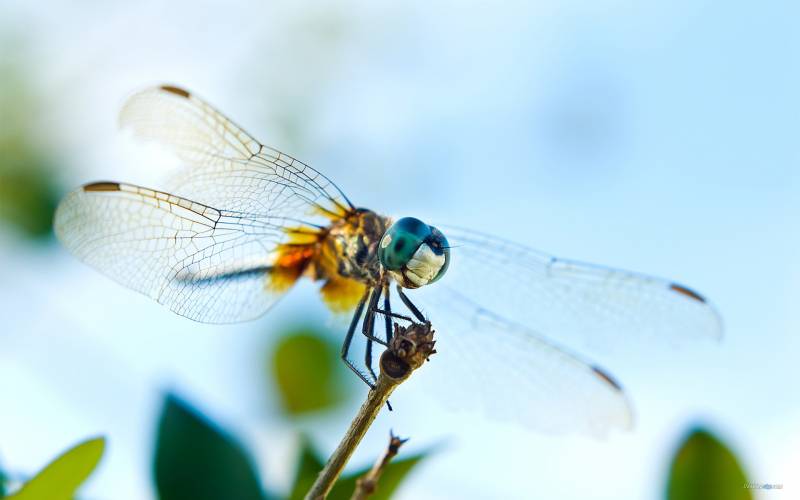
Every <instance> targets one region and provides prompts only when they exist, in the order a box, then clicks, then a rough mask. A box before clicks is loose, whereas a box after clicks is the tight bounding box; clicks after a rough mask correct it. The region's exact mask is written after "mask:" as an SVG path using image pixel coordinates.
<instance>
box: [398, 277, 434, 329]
mask: <svg viewBox="0 0 800 500" xmlns="http://www.w3.org/2000/svg"><path fill="white" fill-rule="evenodd" d="M397 294H398V295H400V300H402V301H403V304H405V305H406V307H407V308H408V310H409V311H411V313H412V314H414V316H416V318H417V319H418V320H420V321H421V322H423V323H425V321H427V320H426V319H425V316H424V315H423V314H422V313H421V312H420V310H419V309H418V308H417V306H415V305H414V303H413V302H411V299H409V298H408V297H406V294H404V293H403V287H401V286H400V285H397Z"/></svg>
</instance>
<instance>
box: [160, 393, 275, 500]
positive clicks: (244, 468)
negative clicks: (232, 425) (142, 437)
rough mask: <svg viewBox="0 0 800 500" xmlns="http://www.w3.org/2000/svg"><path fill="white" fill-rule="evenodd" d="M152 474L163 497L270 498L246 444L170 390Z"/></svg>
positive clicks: (169, 499)
mask: <svg viewBox="0 0 800 500" xmlns="http://www.w3.org/2000/svg"><path fill="white" fill-rule="evenodd" d="M153 473H154V477H155V483H156V488H157V490H158V495H159V498H161V499H162V500H181V499H191V500H204V499H208V500H219V499H220V498H235V499H237V500H261V499H264V498H266V496H265V495H264V492H263V491H262V489H261V485H260V484H259V480H258V476H257V474H256V472H255V468H254V467H253V463H252V461H251V459H250V457H249V456H248V455H247V454H246V453H245V452H244V450H243V449H242V448H241V446H240V445H239V444H238V443H236V442H235V441H234V439H233V438H232V437H230V436H229V435H227V434H226V433H225V432H223V431H222V430H221V429H219V428H218V427H217V426H215V425H214V424H212V423H211V422H210V421H209V420H208V419H206V418H205V417H203V416H202V415H200V414H199V413H198V412H197V411H196V410H194V409H192V408H191V407H190V406H189V405H188V404H187V403H184V402H182V401H181V400H179V399H178V398H177V397H176V396H174V395H171V394H170V395H167V397H166V399H165V403H164V409H163V411H162V413H161V419H160V422H159V427H158V436H157V439H156V451H155V459H154V465H153Z"/></svg>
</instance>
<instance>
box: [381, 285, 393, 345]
mask: <svg viewBox="0 0 800 500" xmlns="http://www.w3.org/2000/svg"><path fill="white" fill-rule="evenodd" d="M389 295H391V289H390V288H389V283H386V284H385V285H383V311H381V312H382V313H383V321H384V324H385V325H386V343H387V344H390V343H391V342H392V333H394V332H393V331H392V318H393V317H395V316H394V315H393V314H392V305H391V304H390V303H389Z"/></svg>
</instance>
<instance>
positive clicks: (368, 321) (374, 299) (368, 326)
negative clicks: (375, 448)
mask: <svg viewBox="0 0 800 500" xmlns="http://www.w3.org/2000/svg"><path fill="white" fill-rule="evenodd" d="M381 293H382V291H381V289H380V287H375V288H374V289H373V290H372V296H371V297H370V301H369V305H368V306H367V314H366V316H364V323H363V324H362V329H361V333H363V334H364V336H365V337H367V338H368V339H369V340H371V341H373V342H375V343H376V344H380V345H382V346H384V347H389V343H388V342H386V341H385V340H383V339H382V338H380V337H376V336H375V313H376V312H378V300H380V298H381Z"/></svg>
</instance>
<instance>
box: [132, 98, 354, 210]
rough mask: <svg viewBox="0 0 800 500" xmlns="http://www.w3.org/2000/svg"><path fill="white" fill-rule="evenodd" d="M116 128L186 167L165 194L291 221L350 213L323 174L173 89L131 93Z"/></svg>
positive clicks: (347, 206)
mask: <svg viewBox="0 0 800 500" xmlns="http://www.w3.org/2000/svg"><path fill="white" fill-rule="evenodd" d="M119 121H120V126H121V127H122V128H125V129H131V130H132V131H133V132H134V134H135V135H136V136H137V137H140V138H143V139H145V140H151V141H155V142H157V143H159V144H161V145H163V146H165V147H167V148H168V149H170V150H171V151H172V152H174V153H175V154H176V155H177V156H178V158H179V159H180V160H181V161H182V162H183V164H184V168H182V169H180V170H179V171H178V172H177V173H176V174H175V175H174V176H172V177H171V179H170V180H169V182H168V184H167V188H168V190H169V191H170V192H173V193H175V194H177V195H180V196H183V197H186V198H189V199H192V200H198V201H201V202H203V203H206V204H209V205H213V206H215V207H217V208H220V209H227V210H235V211H240V212H246V213H269V214H270V216H272V217H277V216H281V215H283V216H286V217H289V218H292V217H298V216H300V215H303V214H305V215H312V216H313V215H319V214H320V212H322V213H329V214H330V213H334V214H340V213H341V212H342V211H345V210H347V209H349V208H352V205H351V204H350V202H349V200H348V199H347V197H346V196H345V195H344V193H342V191H341V190H340V189H339V188H338V187H337V186H336V185H335V184H334V183H333V182H332V181H330V180H329V179H328V178H327V177H325V176H324V175H323V174H322V173H320V172H319V171H317V170H315V169H313V168H312V167H310V166H309V165H306V164H304V163H302V162H300V161H298V160H297V159H295V158H293V157H291V156H289V155H287V154H284V153H281V152H280V151H278V150H276V149H273V148H270V147H268V146H264V145H263V144H261V143H260V142H258V141H257V140H255V139H254V138H253V137H252V136H251V135H250V134H248V133H247V132H245V131H244V130H243V129H242V128H241V127H239V126H238V125H236V124H235V123H234V122H233V121H232V120H230V119H228V118H227V117H226V116H224V115H223V114H222V113H220V112H219V111H217V110H216V109H215V108H214V107H212V106H211V105H210V104H208V103H206V102H205V101H203V100H202V99H200V98H199V97H197V96H196V95H194V94H192V93H190V92H188V91H186V90H184V89H181V88H178V87H173V86H167V85H164V86H160V87H153V88H150V89H147V90H144V91H141V92H139V93H137V94H134V95H133V96H131V97H130V98H129V99H128V101H127V102H126V103H125V105H124V106H123V108H122V111H121V112H120V118H119Z"/></svg>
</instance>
